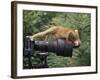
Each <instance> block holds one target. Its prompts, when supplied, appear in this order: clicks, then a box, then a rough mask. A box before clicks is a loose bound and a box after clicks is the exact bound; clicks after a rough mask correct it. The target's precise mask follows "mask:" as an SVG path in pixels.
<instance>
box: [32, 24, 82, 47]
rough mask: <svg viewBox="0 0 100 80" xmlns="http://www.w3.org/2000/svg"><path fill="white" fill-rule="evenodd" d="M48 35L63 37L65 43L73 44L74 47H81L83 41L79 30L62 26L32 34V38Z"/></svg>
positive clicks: (56, 37) (57, 37)
mask: <svg viewBox="0 0 100 80" xmlns="http://www.w3.org/2000/svg"><path fill="white" fill-rule="evenodd" d="M47 35H52V36H53V37H55V39H63V40H64V41H65V43H67V44H71V45H73V46H74V47H79V46H80V43H81V41H80V37H79V32H78V30H73V29H70V28H65V27H61V26H53V27H51V28H49V29H47V30H45V31H43V32H39V33H36V34H34V35H32V36H30V38H31V40H33V39H34V38H36V37H44V36H47Z"/></svg>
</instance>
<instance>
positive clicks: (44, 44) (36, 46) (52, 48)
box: [24, 38, 73, 68]
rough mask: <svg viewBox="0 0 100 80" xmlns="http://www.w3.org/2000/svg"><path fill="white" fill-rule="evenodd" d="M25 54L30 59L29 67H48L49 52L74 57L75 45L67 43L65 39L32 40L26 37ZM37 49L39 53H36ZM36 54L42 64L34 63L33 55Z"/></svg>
mask: <svg viewBox="0 0 100 80" xmlns="http://www.w3.org/2000/svg"><path fill="white" fill-rule="evenodd" d="M24 42H25V43H24V56H26V57H28V59H29V68H47V67H49V66H48V64H47V56H48V55H49V54H48V53H49V52H52V53H54V54H56V55H57V56H64V57H72V52H73V46H72V45H70V44H66V43H65V42H64V40H62V39H58V40H44V41H40V40H31V39H30V38H25V41H24ZM36 51H37V53H36ZM34 54H36V55H37V56H38V58H39V59H40V61H41V64H34V65H32V62H31V56H34Z"/></svg>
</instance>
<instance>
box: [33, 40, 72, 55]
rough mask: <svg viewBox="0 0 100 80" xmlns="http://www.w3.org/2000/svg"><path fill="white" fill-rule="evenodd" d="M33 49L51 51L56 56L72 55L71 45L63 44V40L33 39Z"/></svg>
mask: <svg viewBox="0 0 100 80" xmlns="http://www.w3.org/2000/svg"><path fill="white" fill-rule="evenodd" d="M33 44H34V49H35V50H37V51H41V52H53V53H56V55H58V56H67V57H72V51H73V46H72V45H70V44H65V42H64V40H62V39H58V40H56V41H33Z"/></svg>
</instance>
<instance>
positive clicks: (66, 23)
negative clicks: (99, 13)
mask: <svg viewBox="0 0 100 80" xmlns="http://www.w3.org/2000/svg"><path fill="white" fill-rule="evenodd" d="M23 20H24V21H23V25H24V29H23V31H24V36H25V35H27V33H36V32H40V31H44V30H46V29H48V28H49V27H50V26H52V25H56V26H63V27H70V28H74V29H79V31H80V39H81V46H80V48H78V49H74V51H73V56H72V58H69V57H62V56H56V55H55V54H52V53H51V54H50V55H49V56H48V65H49V66H50V67H71V66H72V67H74V66H90V65H91V60H90V59H91V54H90V53H91V52H90V45H91V44H90V42H91V40H90V38H91V37H90V36H91V34H90V32H91V27H90V26H91V24H90V22H91V15H90V14H88V13H67V12H47V11H31V10H24V11H23ZM25 61H26V62H27V60H25V58H24V62H25ZM36 61H37V62H38V60H36ZM36 61H35V59H33V61H32V62H33V63H35V62H36ZM24 64H26V65H27V63H24Z"/></svg>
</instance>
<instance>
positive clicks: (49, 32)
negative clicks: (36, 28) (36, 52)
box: [32, 27, 58, 38]
mask: <svg viewBox="0 0 100 80" xmlns="http://www.w3.org/2000/svg"><path fill="white" fill-rule="evenodd" d="M57 28H58V27H51V28H49V29H47V30H45V31H43V32H39V33H37V34H34V35H33V36H32V38H36V37H44V36H46V35H49V34H53V33H54V32H55V30H57Z"/></svg>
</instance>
